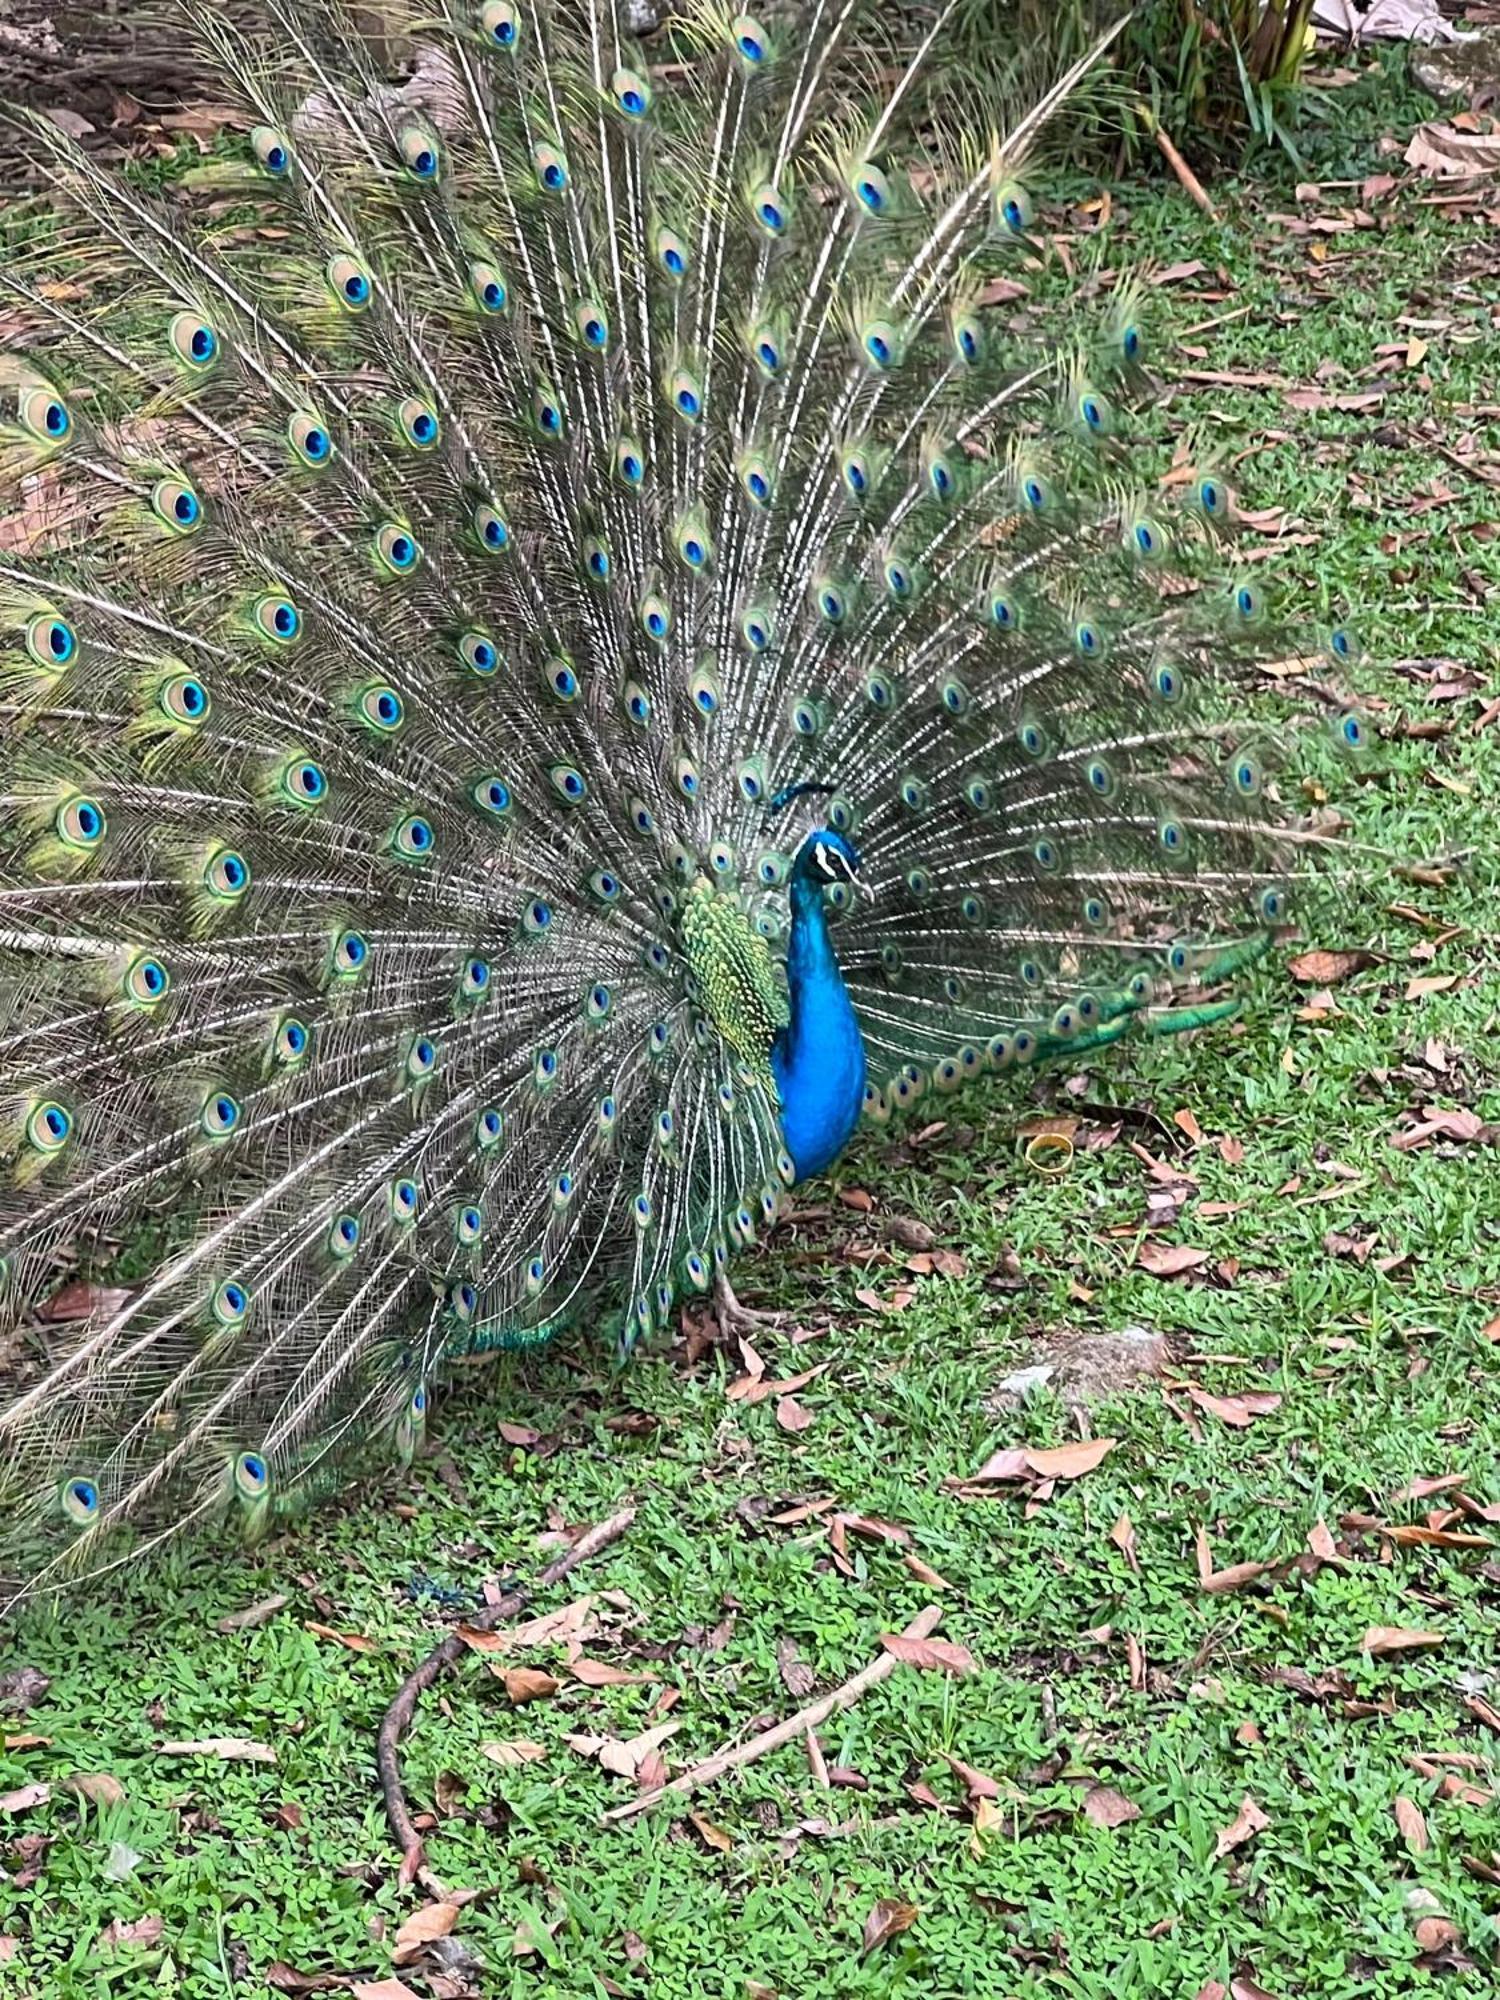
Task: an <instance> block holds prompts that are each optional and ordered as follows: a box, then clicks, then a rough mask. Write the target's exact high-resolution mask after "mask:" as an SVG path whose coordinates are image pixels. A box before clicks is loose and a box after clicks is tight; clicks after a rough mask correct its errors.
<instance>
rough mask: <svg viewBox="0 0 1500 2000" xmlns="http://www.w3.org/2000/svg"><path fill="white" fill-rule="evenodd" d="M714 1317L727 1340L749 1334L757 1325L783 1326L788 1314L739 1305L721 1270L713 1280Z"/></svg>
mask: <svg viewBox="0 0 1500 2000" xmlns="http://www.w3.org/2000/svg"><path fill="white" fill-rule="evenodd" d="M714 1318H715V1319H716V1320H717V1321H718V1322H719V1332H720V1333H721V1334H722V1335H723V1336H724V1338H725V1339H726V1340H729V1339H732V1338H735V1337H737V1336H739V1335H741V1334H745V1335H749V1334H751V1333H753V1332H754V1331H755V1330H756V1329H757V1328H758V1327H768V1326H772V1327H775V1326H785V1325H786V1323H787V1320H788V1319H789V1318H790V1314H788V1313H784V1312H763V1311H759V1310H757V1308H756V1307H754V1306H745V1305H741V1304H740V1302H739V1300H738V1299H737V1298H736V1297H735V1295H734V1287H733V1285H731V1284H730V1282H729V1280H728V1279H727V1278H726V1277H725V1276H724V1275H723V1274H722V1272H721V1273H720V1275H719V1276H718V1277H717V1278H716V1279H715V1280H714Z"/></svg>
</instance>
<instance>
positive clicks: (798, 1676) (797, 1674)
mask: <svg viewBox="0 0 1500 2000" xmlns="http://www.w3.org/2000/svg"><path fill="white" fill-rule="evenodd" d="M776 1669H777V1672H778V1673H779V1674H780V1675H781V1685H782V1686H783V1687H784V1688H785V1689H786V1691H787V1693H788V1694H790V1695H795V1696H796V1698H797V1700H798V1701H802V1700H804V1699H805V1698H806V1697H807V1696H808V1695H810V1694H811V1693H812V1691H813V1689H814V1687H815V1686H816V1685H817V1680H818V1676H817V1673H816V1671H815V1670H814V1669H813V1668H812V1667H811V1666H809V1665H808V1663H807V1661H806V1660H804V1659H802V1658H801V1657H800V1656H799V1654H798V1652H797V1645H796V1641H795V1640H793V1639H778V1640H777V1641H776Z"/></svg>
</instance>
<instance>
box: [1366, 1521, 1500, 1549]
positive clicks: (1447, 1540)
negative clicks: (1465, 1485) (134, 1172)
mask: <svg viewBox="0 0 1500 2000" xmlns="http://www.w3.org/2000/svg"><path fill="white" fill-rule="evenodd" d="M1380 1532H1381V1534H1382V1535H1384V1536H1385V1538H1386V1540H1387V1541H1389V1542H1399V1543H1401V1544H1403V1545H1407V1544H1409V1545H1411V1546H1412V1547H1422V1546H1425V1547H1428V1548H1434V1549H1488V1548H1493V1547H1494V1543H1493V1542H1492V1541H1491V1539H1490V1537H1489V1536H1488V1535H1470V1534H1466V1533H1464V1532H1463V1531H1462V1530H1461V1529H1458V1528H1424V1527H1420V1526H1418V1525H1416V1524H1415V1523H1412V1522H1403V1523H1400V1524H1398V1525H1397V1526H1396V1527H1394V1528H1382V1529H1381V1530H1380Z"/></svg>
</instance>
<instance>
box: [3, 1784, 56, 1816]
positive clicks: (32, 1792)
mask: <svg viewBox="0 0 1500 2000" xmlns="http://www.w3.org/2000/svg"><path fill="white" fill-rule="evenodd" d="M51 1796H52V1787H51V1786H50V1785H44V1784H35V1785H22V1786H20V1787H19V1788H18V1789H17V1790H16V1791H14V1792H0V1813H14V1812H29V1811H30V1810H31V1808H32V1807H33V1806H44V1805H45V1804H46V1803H47V1801H48V1799H50V1798H51Z"/></svg>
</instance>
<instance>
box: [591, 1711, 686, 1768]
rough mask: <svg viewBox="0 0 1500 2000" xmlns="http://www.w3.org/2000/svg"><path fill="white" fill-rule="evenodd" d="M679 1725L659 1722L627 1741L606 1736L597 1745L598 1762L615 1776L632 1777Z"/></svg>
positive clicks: (677, 1723)
mask: <svg viewBox="0 0 1500 2000" xmlns="http://www.w3.org/2000/svg"><path fill="white" fill-rule="evenodd" d="M681 1727H682V1724H681V1723H680V1722H660V1723H658V1724H657V1726H656V1727H655V1729H646V1730H643V1731H642V1732H641V1734H640V1735H639V1736H632V1737H631V1738H630V1739H629V1740H628V1742H621V1741H620V1740H619V1739H618V1738H616V1737H612V1736H611V1737H606V1738H605V1740H604V1741H603V1742H602V1743H601V1744H600V1745H599V1749H598V1753H597V1754H598V1758H599V1762H600V1763H601V1764H602V1765H603V1767H604V1769H605V1770H606V1771H610V1772H612V1773H613V1774H614V1775H615V1777H617V1778H634V1777H636V1776H638V1775H639V1773H640V1770H641V1766H642V1765H643V1764H644V1763H645V1761H646V1759H647V1758H648V1757H649V1756H651V1755H652V1754H653V1753H654V1752H655V1751H656V1750H658V1749H659V1748H660V1746H661V1745H662V1744H663V1743H665V1742H666V1741H667V1738H668V1737H669V1736H675V1735H676V1734H677V1732H678V1730H679V1729H681Z"/></svg>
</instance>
